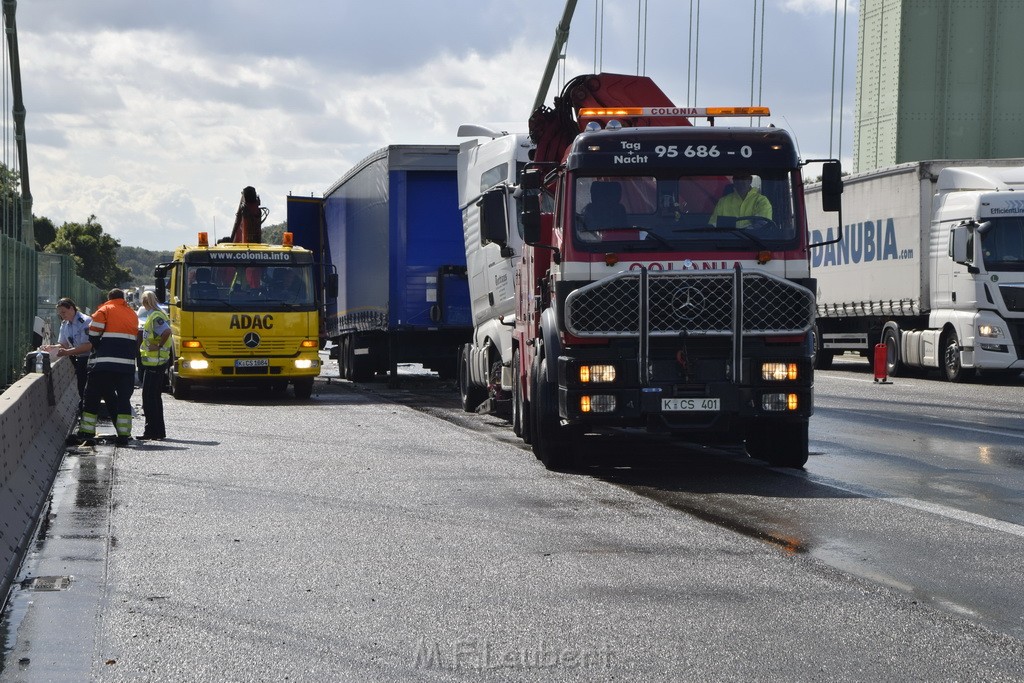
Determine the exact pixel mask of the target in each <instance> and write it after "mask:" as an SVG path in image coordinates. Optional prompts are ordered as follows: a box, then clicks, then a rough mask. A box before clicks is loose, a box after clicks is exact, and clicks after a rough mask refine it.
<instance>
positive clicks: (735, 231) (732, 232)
mask: <svg viewBox="0 0 1024 683" xmlns="http://www.w3.org/2000/svg"><path fill="white" fill-rule="evenodd" d="M674 232H691V233H692V232H707V233H722V232H727V233H729V234H730V235H739V236H740V237H742V238H744V239H746V240H748V241H750V242H753V243H754V245H755V246H757V247H759V248H761V249H765V250H767V249H768V245H766V244H765V243H764V242H762V241H761V240H759V239H758V238H757V237H755V236H754V235H753V234H751V232H750V230H744V229H741V228H726V227H715V226H713V225H709V226H707V227H703V228H681V229H679V230H675V231H674ZM715 244H716V246H718V248H720V249H731V248H732V247H731V246H729V245H728V244H721V243H719V242H717V241H716V242H715Z"/></svg>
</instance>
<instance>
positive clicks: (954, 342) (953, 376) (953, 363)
mask: <svg viewBox="0 0 1024 683" xmlns="http://www.w3.org/2000/svg"><path fill="white" fill-rule="evenodd" d="M942 360H943V369H944V370H945V371H946V379H948V380H949V381H950V382H967V381H969V380H970V379H971V378H972V377H973V376H974V371H973V370H969V369H967V368H965V367H964V366H963V365H961V363H960V340H959V339H957V336H956V332H950V333H949V334H947V335H946V336H945V337H944V339H943V343H942Z"/></svg>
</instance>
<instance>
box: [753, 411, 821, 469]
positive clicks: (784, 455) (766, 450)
mask: <svg viewBox="0 0 1024 683" xmlns="http://www.w3.org/2000/svg"><path fill="white" fill-rule="evenodd" d="M746 447H747V454H748V455H750V457H752V458H757V459H758V460H764V461H765V462H767V463H768V464H769V465H771V466H772V467H789V468H793V469H800V468H802V467H803V466H804V465H805V464H807V457H808V455H809V454H810V448H809V437H808V423H807V422H780V421H770V420H758V421H756V422H754V423H753V424H752V425H750V426H749V427H747V441H746Z"/></svg>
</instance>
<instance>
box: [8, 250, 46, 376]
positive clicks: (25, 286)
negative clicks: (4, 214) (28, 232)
mask: <svg viewBox="0 0 1024 683" xmlns="http://www.w3.org/2000/svg"><path fill="white" fill-rule="evenodd" d="M37 262H38V254H37V253H36V250H35V249H33V248H32V247H30V246H29V245H27V244H25V243H23V242H21V241H20V240H17V239H14V238H13V237H8V236H7V235H0V281H2V282H3V285H2V286H0V385H2V386H3V387H4V388H6V387H7V386H9V385H10V384H12V383H13V382H14V381H15V380H16V379H18V378H19V377H20V376H21V375H22V371H23V369H24V365H25V354H26V353H28V352H29V350H30V349H31V348H32V324H33V321H34V319H35V315H36V296H37V295H36V291H37V289H38V282H37V278H36V265H37Z"/></svg>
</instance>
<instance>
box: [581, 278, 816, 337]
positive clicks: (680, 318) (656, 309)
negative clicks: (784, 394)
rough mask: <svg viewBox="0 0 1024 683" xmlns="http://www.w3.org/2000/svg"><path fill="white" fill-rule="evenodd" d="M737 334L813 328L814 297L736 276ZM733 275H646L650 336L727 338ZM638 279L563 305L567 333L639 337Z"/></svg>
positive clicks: (774, 282)
mask: <svg viewBox="0 0 1024 683" xmlns="http://www.w3.org/2000/svg"><path fill="white" fill-rule="evenodd" d="M740 278H741V280H742V283H743V284H742V288H743V289H742V294H743V305H742V307H741V308H742V314H741V317H742V329H743V333H744V334H747V335H754V334H782V335H785V334H803V333H805V332H807V331H808V330H810V329H811V326H812V325H813V323H814V295H813V294H812V293H811V292H810V291H809V290H807V289H806V288H804V287H801V286H799V285H796V284H794V283H792V282H789V281H787V280H784V279H782V278H779V277H775V276H773V275H768V274H765V273H741V274H740ZM735 282H736V274H735V273H733V272H722V271H716V272H690V271H688V272H685V273H664V272H656V273H648V287H647V289H648V296H647V303H648V317H649V324H648V327H649V330H650V335H651V336H652V337H654V336H662V337H667V336H679V335H687V336H709V337H710V336H728V335H731V334H732V329H733V317H734V314H735V313H736V309H735V307H734V300H735V298H736V297H735V289H736V286H735ZM640 287H641V276H640V274H639V273H635V272H630V273H623V274H621V275H617V276H613V277H610V278H607V279H605V280H601V281H600V282H595V283H593V284H590V285H586V286H585V287H581V288H580V289H578V290H576V291H574V292H572V293H571V294H569V296H568V297H566V300H565V309H566V310H565V319H566V327H567V329H568V330H569V332H571V333H572V334H574V335H576V336H578V337H632V336H636V335H637V334H639V330H640V321H641V319H642V315H643V312H642V309H641V296H640V294H641V292H640Z"/></svg>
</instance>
